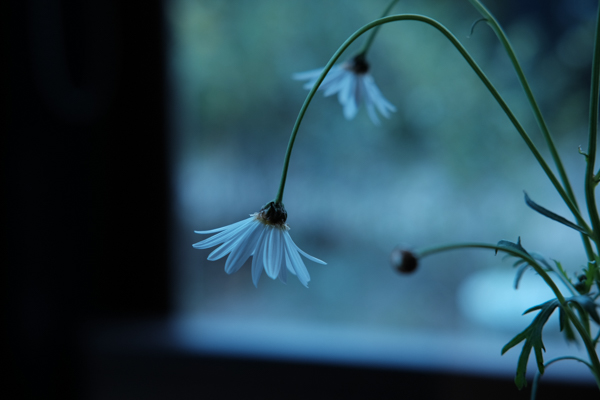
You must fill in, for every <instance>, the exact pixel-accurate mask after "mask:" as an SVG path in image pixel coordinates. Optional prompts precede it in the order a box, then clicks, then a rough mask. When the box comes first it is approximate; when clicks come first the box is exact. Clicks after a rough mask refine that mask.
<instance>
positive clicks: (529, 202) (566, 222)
mask: <svg viewBox="0 0 600 400" xmlns="http://www.w3.org/2000/svg"><path fill="white" fill-rule="evenodd" d="M523 193H525V203H526V204H527V205H528V206H529V207H531V208H532V209H533V210H535V211H537V212H539V213H540V214H542V215H543V216H545V217H548V218H550V219H553V220H554V221H556V222H560V223H561V224H563V225H566V226H568V227H569V228H572V229H575V230H576V231H579V232H581V233H583V234H584V235H588V236H590V234H589V232H588V231H586V230H585V229H583V228H582V227H580V226H579V225H576V224H574V223H572V222H571V221H569V220H568V219H566V218H563V217H561V216H560V215H558V214H555V213H553V212H552V211H550V210H548V209H545V208H544V207H542V206H540V205H539V204H536V203H534V202H533V200H531V199H530V198H529V196H528V195H527V193H526V192H523Z"/></svg>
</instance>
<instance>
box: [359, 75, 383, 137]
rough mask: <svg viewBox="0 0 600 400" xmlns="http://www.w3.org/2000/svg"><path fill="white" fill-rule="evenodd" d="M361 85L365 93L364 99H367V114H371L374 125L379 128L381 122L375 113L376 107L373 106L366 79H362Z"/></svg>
mask: <svg viewBox="0 0 600 400" xmlns="http://www.w3.org/2000/svg"><path fill="white" fill-rule="evenodd" d="M360 85H361V86H362V91H363V93H364V96H363V97H364V99H365V106H366V107H367V113H368V114H369V118H371V121H372V122H373V124H375V125H377V126H379V125H381V122H380V121H379V117H378V116H377V113H376V112H375V106H374V104H373V98H372V97H371V96H370V94H369V89H368V86H367V85H368V84H367V83H366V81H365V80H364V79H361V81H360Z"/></svg>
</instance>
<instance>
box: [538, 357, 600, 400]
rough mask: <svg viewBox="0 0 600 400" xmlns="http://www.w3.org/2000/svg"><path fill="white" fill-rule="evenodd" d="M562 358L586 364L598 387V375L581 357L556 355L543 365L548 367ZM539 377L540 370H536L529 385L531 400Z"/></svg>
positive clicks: (599, 384) (562, 359)
mask: <svg viewBox="0 0 600 400" xmlns="http://www.w3.org/2000/svg"><path fill="white" fill-rule="evenodd" d="M564 360H574V361H579V362H580V363H583V364H585V365H587V366H588V368H589V369H591V370H592V374H593V375H594V378H595V379H596V383H597V384H598V386H599V387H600V381H599V380H598V379H599V378H598V376H597V375H596V374H595V373H594V368H593V367H592V366H591V365H590V363H588V362H586V361H584V360H582V359H581V358H578V357H571V356H565V357H557V358H554V359H552V360H550V361H548V362H547V363H546V364H544V367H545V368H548V366H550V365H552V364H554V363H555V362H557V361H564ZM541 377H542V374H540V371H537V372H536V373H535V377H534V378H533V384H532V385H531V400H535V397H536V395H537V388H538V383H539V380H540V378H541Z"/></svg>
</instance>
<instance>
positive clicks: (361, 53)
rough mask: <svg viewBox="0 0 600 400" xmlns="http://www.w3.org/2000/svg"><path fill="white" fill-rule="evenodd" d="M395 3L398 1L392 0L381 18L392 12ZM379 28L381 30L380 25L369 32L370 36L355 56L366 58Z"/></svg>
mask: <svg viewBox="0 0 600 400" xmlns="http://www.w3.org/2000/svg"><path fill="white" fill-rule="evenodd" d="M397 2H398V0H392V1H391V3H390V4H389V5H388V6H387V8H386V9H385V11H384V12H383V14H381V18H383V17H385V16H386V15H388V13H389V12H390V11H391V10H392V8H393V7H394V5H395V4H396V3H397ZM379 28H381V25H379V26H377V27H376V28H375V29H373V30H372V31H371V34H369V37H368V38H367V41H366V42H365V44H363V46H362V47H361V48H360V50H359V51H358V54H357V56H362V57H366V56H367V52H368V51H369V49H370V48H371V45H372V44H373V40H375V36H377V32H379Z"/></svg>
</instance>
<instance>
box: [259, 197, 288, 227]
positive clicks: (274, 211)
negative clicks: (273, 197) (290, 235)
mask: <svg viewBox="0 0 600 400" xmlns="http://www.w3.org/2000/svg"><path fill="white" fill-rule="evenodd" d="M259 215H260V218H262V220H263V221H265V222H266V223H268V224H272V225H283V224H285V221H287V212H286V211H285V207H284V206H283V204H281V203H275V202H274V201H272V202H270V203H268V204H267V205H265V206H264V207H263V208H262V210H260V212H259Z"/></svg>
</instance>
